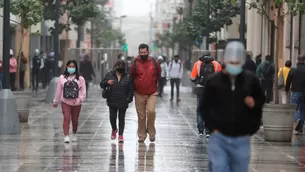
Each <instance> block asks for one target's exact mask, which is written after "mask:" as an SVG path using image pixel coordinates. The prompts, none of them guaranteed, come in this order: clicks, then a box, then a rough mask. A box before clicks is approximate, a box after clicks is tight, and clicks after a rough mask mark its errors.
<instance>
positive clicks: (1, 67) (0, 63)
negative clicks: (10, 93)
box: [0, 60, 3, 72]
mask: <svg viewBox="0 0 305 172" xmlns="http://www.w3.org/2000/svg"><path fill="white" fill-rule="evenodd" d="M0 72H3V63H2V60H0Z"/></svg>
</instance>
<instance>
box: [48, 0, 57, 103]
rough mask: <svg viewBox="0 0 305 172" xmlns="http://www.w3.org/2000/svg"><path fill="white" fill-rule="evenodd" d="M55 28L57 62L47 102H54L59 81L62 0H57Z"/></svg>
mask: <svg viewBox="0 0 305 172" xmlns="http://www.w3.org/2000/svg"><path fill="white" fill-rule="evenodd" d="M55 8H56V11H55V29H54V53H55V62H54V67H53V78H52V80H51V82H50V85H49V89H48V93H47V97H46V99H45V101H46V102H47V103H50V102H53V99H54V97H55V92H56V89H57V82H58V76H59V71H58V58H59V15H60V0H56V4H55Z"/></svg>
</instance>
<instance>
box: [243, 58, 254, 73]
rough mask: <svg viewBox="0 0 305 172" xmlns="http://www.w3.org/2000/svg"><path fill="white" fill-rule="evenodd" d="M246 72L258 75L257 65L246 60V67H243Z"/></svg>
mask: <svg viewBox="0 0 305 172" xmlns="http://www.w3.org/2000/svg"><path fill="white" fill-rule="evenodd" d="M243 68H244V70H249V71H251V72H252V73H253V74H254V75H255V74H256V64H255V62H254V61H253V60H252V59H248V58H247V60H246V63H245V65H244V66H243Z"/></svg>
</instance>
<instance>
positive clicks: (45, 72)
mask: <svg viewBox="0 0 305 172" xmlns="http://www.w3.org/2000/svg"><path fill="white" fill-rule="evenodd" d="M42 75H43V76H42V77H41V80H42V88H43V89H45V88H46V87H47V84H48V80H49V78H48V77H49V75H48V70H47V69H43V70H42Z"/></svg>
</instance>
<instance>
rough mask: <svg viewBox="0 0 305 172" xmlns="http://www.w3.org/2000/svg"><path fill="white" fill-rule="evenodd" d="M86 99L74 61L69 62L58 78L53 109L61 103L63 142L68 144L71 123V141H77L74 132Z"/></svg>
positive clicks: (81, 78)
mask: <svg viewBox="0 0 305 172" xmlns="http://www.w3.org/2000/svg"><path fill="white" fill-rule="evenodd" d="M85 98H86V84H85V80H84V78H83V77H82V76H80V75H79V72H78V67H77V63H76V61H75V60H69V61H68V63H67V67H66V70H65V72H64V74H63V75H61V76H60V77H59V80H58V84H57V90H56V95H55V98H54V101H53V107H54V108H56V107H57V105H58V103H59V101H61V108H62V112H63V117H64V121H63V130H64V135H65V138H64V142H65V143H69V142H70V137H69V126H70V121H72V127H73V135H72V141H77V137H76V132H77V127H78V117H79V114H80V111H81V105H82V102H83V101H84V100H85Z"/></svg>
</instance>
